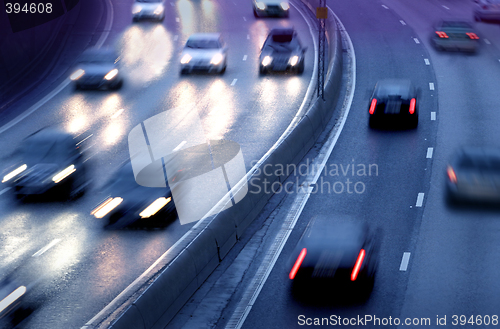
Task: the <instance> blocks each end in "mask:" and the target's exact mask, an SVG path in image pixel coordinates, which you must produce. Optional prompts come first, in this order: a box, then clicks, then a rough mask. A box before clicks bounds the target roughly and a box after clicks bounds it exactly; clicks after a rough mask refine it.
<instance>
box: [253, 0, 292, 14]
mask: <svg viewBox="0 0 500 329" xmlns="http://www.w3.org/2000/svg"><path fill="white" fill-rule="evenodd" d="M289 9H290V4H289V3H288V0H253V14H254V16H255V17H262V16H282V17H288V16H289Z"/></svg>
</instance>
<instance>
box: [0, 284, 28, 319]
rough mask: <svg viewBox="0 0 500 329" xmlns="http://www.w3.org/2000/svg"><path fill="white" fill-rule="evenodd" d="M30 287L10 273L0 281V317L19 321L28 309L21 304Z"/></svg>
mask: <svg viewBox="0 0 500 329" xmlns="http://www.w3.org/2000/svg"><path fill="white" fill-rule="evenodd" d="M29 289H30V287H29V286H28V287H27V286H25V285H22V284H21V283H19V282H18V281H17V280H15V279H14V278H13V277H12V276H11V275H9V276H7V277H6V278H5V279H3V280H2V281H1V282H0V319H1V320H2V321H5V320H7V321H9V322H10V323H12V324H14V325H15V324H17V323H18V322H19V321H21V320H22V319H23V318H24V317H25V316H26V315H27V313H29V310H27V309H26V308H25V307H24V306H23V305H22V302H23V299H24V297H25V295H26V294H27V293H28V290H29Z"/></svg>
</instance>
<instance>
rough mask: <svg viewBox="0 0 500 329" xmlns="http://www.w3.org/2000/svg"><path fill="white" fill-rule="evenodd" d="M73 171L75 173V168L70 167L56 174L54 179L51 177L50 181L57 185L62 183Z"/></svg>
mask: <svg viewBox="0 0 500 329" xmlns="http://www.w3.org/2000/svg"><path fill="white" fill-rule="evenodd" d="M75 171H76V168H75V166H74V165H71V166H69V167H68V168H66V169H64V170H63V171H61V172H59V173H57V174H56V175H55V176H54V177H52V180H53V181H54V183H59V182H60V181H62V180H63V179H65V178H66V177H68V176H69V175H71V174H72V173H74V172H75Z"/></svg>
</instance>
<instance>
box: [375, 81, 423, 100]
mask: <svg viewBox="0 0 500 329" xmlns="http://www.w3.org/2000/svg"><path fill="white" fill-rule="evenodd" d="M414 92H415V90H414V88H413V85H412V83H411V81H410V80H408V79H384V80H380V81H378V82H377V84H376V86H375V92H374V94H375V97H376V98H377V97H387V96H401V98H403V99H409V98H410V97H413V96H414Z"/></svg>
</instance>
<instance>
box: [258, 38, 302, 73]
mask: <svg viewBox="0 0 500 329" xmlns="http://www.w3.org/2000/svg"><path fill="white" fill-rule="evenodd" d="M306 50H307V48H306V47H302V45H301V43H300V41H299V37H298V35H297V32H296V31H295V30H294V29H293V28H274V29H272V30H271V32H269V35H268V36H267V38H266V41H264V45H263V46H262V49H261V51H260V56H259V72H260V74H265V73H267V72H269V71H287V70H290V71H295V72H297V73H302V72H304V65H305V64H304V61H305V52H306Z"/></svg>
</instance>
